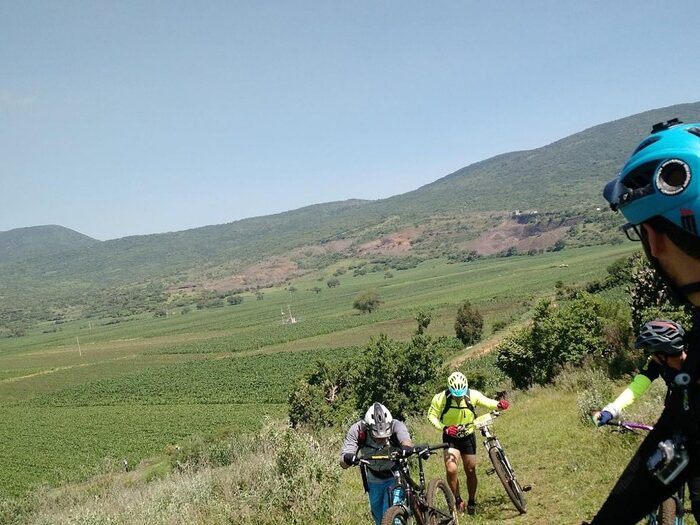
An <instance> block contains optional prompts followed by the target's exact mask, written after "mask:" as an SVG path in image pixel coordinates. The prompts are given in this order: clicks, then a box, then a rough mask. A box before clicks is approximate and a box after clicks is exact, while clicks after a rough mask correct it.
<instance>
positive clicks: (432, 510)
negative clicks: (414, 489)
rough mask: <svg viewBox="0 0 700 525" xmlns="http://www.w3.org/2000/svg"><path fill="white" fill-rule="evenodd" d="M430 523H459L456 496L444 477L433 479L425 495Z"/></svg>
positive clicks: (436, 524)
mask: <svg viewBox="0 0 700 525" xmlns="http://www.w3.org/2000/svg"><path fill="white" fill-rule="evenodd" d="M425 501H426V503H427V504H428V510H427V514H428V525H457V509H456V503H455V497H454V495H453V494H452V491H451V490H450V487H449V486H448V485H447V483H446V482H445V480H443V479H431V480H430V483H428V489H427V491H426V495H425Z"/></svg>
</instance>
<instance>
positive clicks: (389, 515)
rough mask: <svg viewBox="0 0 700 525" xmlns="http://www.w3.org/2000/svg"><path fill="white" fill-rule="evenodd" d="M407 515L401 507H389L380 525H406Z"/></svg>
mask: <svg viewBox="0 0 700 525" xmlns="http://www.w3.org/2000/svg"><path fill="white" fill-rule="evenodd" d="M408 518H409V514H408V511H407V510H406V508H405V507H404V506H402V505H394V506H392V507H389V508H388V509H387V511H386V512H385V513H384V517H383V518H382V525H408Z"/></svg>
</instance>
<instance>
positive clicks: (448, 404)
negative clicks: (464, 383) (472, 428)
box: [440, 388, 476, 421]
mask: <svg viewBox="0 0 700 525" xmlns="http://www.w3.org/2000/svg"><path fill="white" fill-rule="evenodd" d="M466 401H467V409H468V410H470V411H471V412H472V413H473V414H474V417H476V409H475V408H474V405H472V402H471V399H470V398H469V391H468V390H467V397H466ZM451 405H452V394H451V393H450V389H449V388H447V389H446V390H445V406H444V407H443V408H442V414H440V421H442V418H443V417H445V414H447V413H448V412H449V411H450V409H451V408H457V409H459V408H463V407H460V406H457V405H455V406H451Z"/></svg>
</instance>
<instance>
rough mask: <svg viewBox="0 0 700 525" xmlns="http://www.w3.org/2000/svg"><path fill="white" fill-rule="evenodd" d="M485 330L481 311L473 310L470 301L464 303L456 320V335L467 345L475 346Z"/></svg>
mask: <svg viewBox="0 0 700 525" xmlns="http://www.w3.org/2000/svg"><path fill="white" fill-rule="evenodd" d="M483 328H484V319H483V318H482V317H481V313H479V310H477V309H476V308H475V309H472V307H471V304H470V303H469V301H464V303H463V304H462V306H460V307H459V309H458V310H457V318H456V319H455V334H456V335H457V339H459V340H460V341H462V343H463V344H465V345H473V344H474V343H476V342H477V341H478V340H479V339H481V334H482V331H483Z"/></svg>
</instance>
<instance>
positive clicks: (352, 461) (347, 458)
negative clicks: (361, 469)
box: [343, 452, 360, 467]
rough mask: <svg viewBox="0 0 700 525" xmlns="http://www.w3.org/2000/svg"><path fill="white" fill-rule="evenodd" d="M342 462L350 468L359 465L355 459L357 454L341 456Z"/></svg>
mask: <svg viewBox="0 0 700 525" xmlns="http://www.w3.org/2000/svg"><path fill="white" fill-rule="evenodd" d="M343 461H344V462H345V464H346V465H350V466H351V467H352V466H354V465H359V464H360V458H358V457H357V454H352V453H350V452H346V453H345V454H343Z"/></svg>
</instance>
